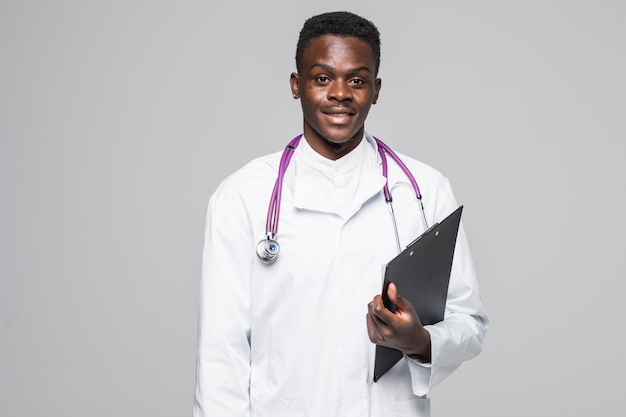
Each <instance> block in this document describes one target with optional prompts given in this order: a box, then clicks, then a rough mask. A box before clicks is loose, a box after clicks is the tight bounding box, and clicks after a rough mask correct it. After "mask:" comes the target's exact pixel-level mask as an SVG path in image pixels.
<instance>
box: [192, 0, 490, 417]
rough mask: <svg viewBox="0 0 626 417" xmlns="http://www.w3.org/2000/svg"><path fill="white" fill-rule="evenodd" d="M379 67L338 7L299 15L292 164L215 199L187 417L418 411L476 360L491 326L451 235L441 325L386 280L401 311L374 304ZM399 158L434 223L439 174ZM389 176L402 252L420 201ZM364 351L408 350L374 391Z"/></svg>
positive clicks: (368, 26)
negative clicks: (373, 125) (370, 119)
mask: <svg viewBox="0 0 626 417" xmlns="http://www.w3.org/2000/svg"><path fill="white" fill-rule="evenodd" d="M379 64H380V39H379V33H378V30H377V29H376V27H375V26H374V25H373V24H372V23H371V22H369V21H367V20H365V19H363V18H361V17H359V16H356V15H354V14H351V13H347V12H335V13H327V14H323V15H319V16H315V17H313V18H311V19H309V20H307V22H306V23H305V25H304V27H303V29H302V31H301V33H300V39H299V41H298V46H297V51H296V68H297V73H293V74H291V79H290V82H291V90H292V93H293V97H294V98H295V99H299V100H300V102H301V105H302V113H303V116H304V117H303V118H304V134H303V138H302V139H301V140H300V142H299V144H297V146H295V145H294V146H292V147H290V148H289V149H288V150H287V153H289V152H291V150H292V149H293V152H292V154H291V155H290V156H291V161H290V162H289V164H288V165H287V166H286V167H285V166H284V165H285V164H281V162H280V159H281V154H280V153H276V154H272V155H268V156H265V157H262V158H259V159H257V160H255V161H252V162H251V163H249V164H248V165H246V166H245V167H243V168H242V169H240V170H239V171H237V172H235V173H234V174H232V175H231V176H230V177H228V178H227V179H226V180H225V181H224V182H223V183H222V184H221V185H220V186H219V187H218V189H217V190H216V191H215V193H214V194H213V196H212V197H211V199H210V202H209V208H208V214H207V224H206V231H205V232H206V233H205V248H204V255H203V278H202V292H201V305H200V308H201V311H200V330H199V342H198V358H197V385H196V402H195V407H194V412H195V415H196V416H213V417H228V416H281V417H287V416H310V417H322V416H324V417H330V416H337V417H339V416H341V417H350V416H355V417H356V416H358V417H365V416H371V417H379V416H380V417H382V416H427V415H429V414H430V406H429V399H428V398H427V394H428V392H429V390H430V389H431V388H432V387H433V386H434V385H436V384H438V383H439V382H440V381H441V380H443V379H444V378H445V377H447V376H448V375H449V374H450V373H451V372H453V371H454V370H455V369H456V368H457V367H458V366H459V365H460V364H461V363H462V362H463V361H465V360H467V359H470V358H472V357H474V356H475V355H477V354H478V353H479V352H480V351H481V349H482V340H483V336H484V333H485V331H486V328H487V318H486V316H485V313H484V311H483V307H482V305H481V303H480V299H479V296H478V287H477V283H476V278H475V275H474V270H473V265H472V260H471V258H470V254H469V250H468V247H467V242H466V238H465V234H464V231H463V229H462V227H461V229H460V231H459V235H458V239H457V246H456V250H455V258H454V262H453V267H452V274H451V280H450V287H449V291H448V300H447V304H446V314H445V319H444V320H443V321H442V322H440V323H438V324H436V325H431V326H422V325H421V323H420V320H419V317H418V316H417V314H416V313H415V310H414V308H413V307H412V305H411V304H410V303H409V302H408V301H407V300H405V299H404V298H403V297H402V296H401V294H398V293H397V290H396V288H395V287H394V286H393V285H391V286H390V287H389V291H388V294H389V298H390V301H391V302H392V303H393V304H394V305H396V306H397V311H396V312H395V313H392V312H391V311H390V310H387V309H386V308H385V307H384V305H383V303H382V299H381V295H380V292H381V288H382V272H381V271H382V266H383V265H384V264H386V263H387V262H388V261H389V260H390V259H392V258H393V257H394V256H395V255H396V254H397V245H396V236H395V233H394V227H393V224H392V222H391V220H390V217H389V214H388V211H387V205H386V203H385V199H384V197H383V196H382V195H383V191H382V190H383V186H384V184H385V182H386V179H385V177H383V175H382V173H381V172H382V171H381V158H380V156H379V154H378V152H377V150H376V146H375V141H374V139H373V138H372V137H371V136H370V135H368V134H367V133H366V132H365V128H364V124H365V120H366V118H367V114H368V112H369V109H370V107H371V105H372V104H374V103H376V100H377V99H378V95H379V92H380V88H381V80H380V79H379V78H377V75H378V68H379ZM294 148H295V149H294ZM402 159H403V160H404V162H405V164H406V165H407V166H408V168H409V169H410V170H411V172H412V173H413V175H414V176H415V178H416V179H417V181H418V182H419V187H420V189H421V191H422V194H423V196H424V199H423V204H424V213H425V216H426V218H427V219H428V222H429V224H433V223H435V222H437V221H439V220H441V219H443V218H444V217H446V216H447V215H448V214H450V213H451V212H452V211H453V210H454V209H456V208H457V204H456V202H455V200H454V196H453V194H452V191H451V188H450V185H449V183H448V181H447V179H446V178H445V177H443V176H442V175H441V174H440V173H439V172H437V171H436V170H434V169H432V168H431V167H429V166H427V165H425V164H422V163H420V162H418V161H416V160H413V159H410V158H406V157H402ZM279 171H281V172H282V171H284V178H283V180H282V184H283V187H282V196H279V197H280V256H278V258H277V260H276V261H275V262H273V263H266V262H263V261H262V260H261V259H259V257H258V256H257V253H256V251H257V242H258V241H259V238H262V237H263V236H264V235H263V230H264V227H266V226H267V224H269V223H271V221H270V222H268V221H267V219H266V214H267V207H268V204H269V199H270V195H271V194H272V190H273V189H274V186H275V183H276V178H277V175H278V173H279ZM388 177H389V180H388V181H389V186H390V188H391V189H392V190H393V198H394V200H393V202H394V210H395V213H396V218H397V219H398V226H399V227H398V232H399V239H400V241H401V242H402V244H403V245H406V244H408V243H409V242H410V241H412V240H413V239H414V238H415V237H416V236H418V235H419V234H421V233H422V232H423V231H424V229H425V225H424V224H423V222H422V221H421V215H420V213H419V204H420V202H419V201H418V200H417V199H416V197H415V193H414V191H413V189H412V188H411V186H410V185H407V180H406V177H405V176H404V174H403V173H402V171H401V170H400V169H399V168H398V167H397V166H396V165H395V164H393V163H390V164H389V173H388ZM279 183H281V182H280V181H279ZM266 232H267V230H266ZM270 238H271V239H273V238H274V236H273V233H268V237H267V239H270ZM268 241H269V240H268ZM272 241H273V240H272ZM271 250H274V248H272V249H271ZM375 344H380V345H384V346H389V347H393V348H396V349H398V350H400V351H402V352H403V353H404V357H403V359H401V360H400V362H399V363H397V364H396V365H395V366H394V367H393V368H392V369H391V370H390V371H389V372H388V373H387V374H385V375H384V376H383V377H382V378H380V379H379V380H378V381H377V382H374V381H373V376H372V374H373V365H374V352H375Z"/></svg>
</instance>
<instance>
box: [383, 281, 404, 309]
mask: <svg viewBox="0 0 626 417" xmlns="http://www.w3.org/2000/svg"><path fill="white" fill-rule="evenodd" d="M387 296H388V297H389V301H391V303H392V304H393V305H395V306H396V307H397V308H398V309H400V310H406V300H405V299H404V297H402V296H401V295H400V294H398V287H396V284H394V283H393V282H390V283H389V287H387Z"/></svg>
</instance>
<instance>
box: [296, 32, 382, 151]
mask: <svg viewBox="0 0 626 417" xmlns="http://www.w3.org/2000/svg"><path fill="white" fill-rule="evenodd" d="M380 86H381V81H380V79H377V78H376V61H375V59H374V54H373V52H372V48H371V47H370V46H369V45H368V44H367V43H365V42H363V41H362V40H360V39H357V38H353V37H340V36H335V35H324V36H320V37H319V38H315V39H313V40H312V41H311V43H310V44H309V46H308V47H307V48H306V50H305V51H304V55H303V60H302V69H301V72H300V73H299V74H296V73H292V74H291V91H292V93H293V94H294V97H296V98H300V101H301V104H302V113H303V116H304V136H305V137H306V139H307V141H308V142H309V144H310V145H311V147H312V148H313V149H315V150H316V151H317V152H318V153H320V154H321V155H323V156H325V157H327V158H330V159H338V158H341V157H342V156H344V155H345V154H347V153H348V152H350V151H351V150H352V149H354V148H355V147H356V146H357V145H358V144H359V142H360V141H361V139H362V138H363V132H364V130H365V127H364V125H365V119H366V118H367V114H368V112H369V110H370V107H371V105H372V104H374V103H375V102H376V100H377V99H378V92H379V91H380Z"/></svg>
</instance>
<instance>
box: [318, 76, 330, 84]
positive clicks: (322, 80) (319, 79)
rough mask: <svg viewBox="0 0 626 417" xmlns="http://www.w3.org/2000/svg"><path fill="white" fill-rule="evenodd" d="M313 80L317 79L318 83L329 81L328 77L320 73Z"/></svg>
mask: <svg viewBox="0 0 626 417" xmlns="http://www.w3.org/2000/svg"><path fill="white" fill-rule="evenodd" d="M315 81H317V82H318V83H321V84H326V83H327V82H328V81H329V79H328V77H326V76H324V75H320V76H319V77H316V78H315Z"/></svg>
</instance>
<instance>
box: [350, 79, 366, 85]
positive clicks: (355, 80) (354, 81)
mask: <svg viewBox="0 0 626 417" xmlns="http://www.w3.org/2000/svg"><path fill="white" fill-rule="evenodd" d="M350 84H352V85H363V84H365V81H364V80H362V79H360V78H353V79H351V80H350Z"/></svg>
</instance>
